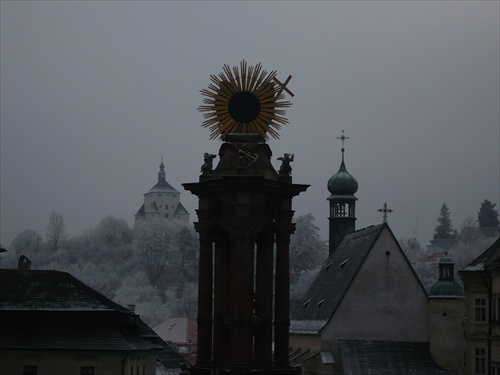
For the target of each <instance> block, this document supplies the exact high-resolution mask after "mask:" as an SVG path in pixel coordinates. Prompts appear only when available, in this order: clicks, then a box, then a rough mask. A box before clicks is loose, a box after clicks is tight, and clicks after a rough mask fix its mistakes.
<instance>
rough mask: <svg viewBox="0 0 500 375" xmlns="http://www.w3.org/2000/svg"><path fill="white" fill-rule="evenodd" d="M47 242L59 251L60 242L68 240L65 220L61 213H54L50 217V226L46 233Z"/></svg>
mask: <svg viewBox="0 0 500 375" xmlns="http://www.w3.org/2000/svg"><path fill="white" fill-rule="evenodd" d="M46 237H47V242H49V243H51V244H52V245H53V246H54V250H57V248H58V246H59V244H60V242H62V241H64V239H65V238H66V228H65V227H64V218H63V215H62V214H61V213H60V212H52V213H51V214H50V216H49V224H48V225H47V232H46Z"/></svg>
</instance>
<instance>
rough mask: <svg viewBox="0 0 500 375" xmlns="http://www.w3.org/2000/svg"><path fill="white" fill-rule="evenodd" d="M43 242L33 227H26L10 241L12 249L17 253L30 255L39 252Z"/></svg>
mask: <svg viewBox="0 0 500 375" xmlns="http://www.w3.org/2000/svg"><path fill="white" fill-rule="evenodd" d="M41 242H42V237H41V236H40V235H39V234H38V233H37V232H36V231H34V230H33V229H25V230H23V231H22V232H21V233H19V234H18V235H17V236H16V237H15V238H14V239H13V240H12V242H11V243H10V248H11V250H14V251H15V252H16V255H18V256H19V255H21V254H24V255H26V256H28V257H30V256H32V255H33V254H34V253H36V252H38V250H39V248H40V245H41Z"/></svg>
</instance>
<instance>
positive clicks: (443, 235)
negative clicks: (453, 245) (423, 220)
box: [431, 203, 455, 244]
mask: <svg viewBox="0 0 500 375" xmlns="http://www.w3.org/2000/svg"><path fill="white" fill-rule="evenodd" d="M437 221H438V225H437V226H436V228H435V229H434V236H433V238H432V241H431V242H432V243H433V244H435V243H436V240H447V239H453V238H454V237H455V233H454V231H453V224H452V223H451V219H450V210H449V209H448V206H447V205H446V203H443V205H442V206H441V210H440V211H439V216H438V218H437Z"/></svg>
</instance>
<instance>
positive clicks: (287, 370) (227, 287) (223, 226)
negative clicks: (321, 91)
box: [183, 61, 308, 375]
mask: <svg viewBox="0 0 500 375" xmlns="http://www.w3.org/2000/svg"><path fill="white" fill-rule="evenodd" d="M224 73H225V74H223V73H221V74H219V76H212V82H213V83H212V84H210V86H209V90H202V94H203V95H204V96H206V97H207V98H206V99H205V100H204V102H205V104H206V105H204V106H201V107H200V111H202V112H206V114H205V118H206V119H207V120H206V121H205V122H204V123H203V124H204V126H206V127H210V129H211V131H212V138H216V137H220V138H221V140H222V141H223V143H222V145H221V147H220V150H219V154H218V156H219V162H218V164H217V166H216V167H215V168H213V160H214V158H215V155H213V154H209V153H205V155H204V159H205V160H204V164H203V165H202V168H201V171H202V174H201V176H200V178H199V182H196V183H185V184H183V186H184V188H185V189H186V190H189V191H191V192H192V193H193V194H195V195H196V196H198V198H199V205H198V210H197V215H198V222H196V223H195V228H196V230H197V232H198V233H199V238H200V266H199V295H198V357H197V363H196V365H195V366H193V367H192V368H191V370H190V371H191V373H192V374H207V375H208V374H212V375H215V374H219V373H224V374H243V373H249V372H252V373H255V372H258V373H262V374H273V373H280V374H298V373H299V372H300V371H299V369H297V368H292V367H291V366H290V364H289V361H288V349H289V345H288V328H289V323H290V320H289V243H290V235H291V234H292V233H293V232H294V229H295V226H294V224H293V223H292V217H293V210H292V199H293V197H294V196H296V195H298V194H300V193H301V192H303V191H305V190H306V189H307V187H308V185H299V184H293V183H292V177H291V167H290V162H291V161H293V154H285V155H284V156H283V157H281V158H278V159H279V160H281V167H280V169H279V171H276V170H275V169H274V167H273V166H272V164H271V156H272V152H271V149H270V147H269V145H268V144H267V143H266V139H267V137H268V135H271V136H273V137H275V138H276V137H277V135H278V133H277V131H276V130H275V129H278V128H279V127H280V124H284V123H286V122H287V121H286V119H285V118H284V117H282V115H283V114H284V111H283V110H282V109H281V108H282V107H287V106H289V105H290V103H289V102H286V101H284V100H283V98H284V95H283V91H286V92H287V93H289V94H291V92H290V91H289V90H288V89H287V88H286V84H287V83H288V81H289V79H290V77H289V79H288V80H287V81H286V82H285V84H282V83H281V82H280V81H278V80H277V78H276V73H275V72H271V73H269V74H268V73H267V72H265V71H262V70H261V67H260V64H258V65H257V66H255V67H247V65H246V62H245V61H243V62H242V63H241V65H240V69H239V70H238V68H236V67H235V68H234V69H233V70H230V69H229V67H227V66H225V67H224Z"/></svg>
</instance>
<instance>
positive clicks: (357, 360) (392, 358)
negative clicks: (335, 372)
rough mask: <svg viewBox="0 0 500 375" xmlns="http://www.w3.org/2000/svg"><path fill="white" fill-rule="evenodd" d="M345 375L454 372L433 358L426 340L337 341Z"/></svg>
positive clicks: (447, 374)
mask: <svg viewBox="0 0 500 375" xmlns="http://www.w3.org/2000/svg"><path fill="white" fill-rule="evenodd" d="M340 348H341V352H342V364H343V368H344V374H423V375H456V374H457V372H456V371H448V370H445V369H443V368H441V367H439V366H438V365H437V364H436V362H434V360H433V359H432V355H431V352H430V347H429V343H426V342H394V341H369V340H340Z"/></svg>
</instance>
